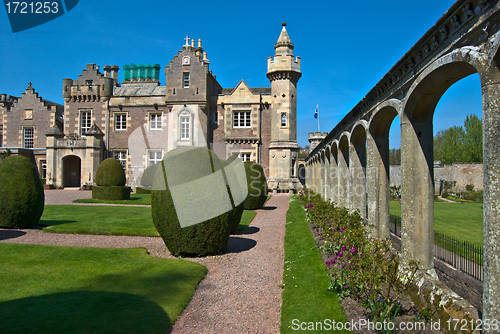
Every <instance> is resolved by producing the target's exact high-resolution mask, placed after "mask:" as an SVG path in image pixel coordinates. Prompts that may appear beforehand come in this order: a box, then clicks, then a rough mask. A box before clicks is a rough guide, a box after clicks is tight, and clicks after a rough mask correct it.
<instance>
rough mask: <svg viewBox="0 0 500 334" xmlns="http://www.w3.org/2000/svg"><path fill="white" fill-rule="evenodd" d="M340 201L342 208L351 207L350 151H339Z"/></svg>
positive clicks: (338, 194)
mask: <svg viewBox="0 0 500 334" xmlns="http://www.w3.org/2000/svg"><path fill="white" fill-rule="evenodd" d="M338 153H339V155H338V157H339V160H338V193H337V196H338V199H339V206H340V207H348V206H349V201H348V197H349V150H342V149H339V151H338Z"/></svg>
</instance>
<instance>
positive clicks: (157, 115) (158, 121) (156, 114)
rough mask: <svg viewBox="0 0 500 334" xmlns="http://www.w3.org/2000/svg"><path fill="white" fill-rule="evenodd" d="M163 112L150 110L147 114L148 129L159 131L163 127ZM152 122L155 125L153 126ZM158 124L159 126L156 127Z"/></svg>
mask: <svg viewBox="0 0 500 334" xmlns="http://www.w3.org/2000/svg"><path fill="white" fill-rule="evenodd" d="M153 116H155V118H156V119H155V120H154V121H153V120H152V118H153ZM158 117H159V118H160V120H158ZM162 122H163V113H161V112H150V113H149V115H148V124H149V130H152V131H161V129H162V127H163V124H162ZM153 124H154V125H155V126H154V127H153ZM158 125H159V127H158Z"/></svg>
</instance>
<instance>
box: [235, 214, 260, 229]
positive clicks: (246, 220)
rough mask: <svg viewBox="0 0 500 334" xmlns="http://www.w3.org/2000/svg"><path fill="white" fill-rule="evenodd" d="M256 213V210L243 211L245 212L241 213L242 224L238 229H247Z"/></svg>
mask: <svg viewBox="0 0 500 334" xmlns="http://www.w3.org/2000/svg"><path fill="white" fill-rule="evenodd" d="M256 214H257V212H255V211H254V210H245V211H243V214H242V215H241V221H240V226H238V231H244V230H246V229H247V228H248V226H249V225H250V223H251V222H252V220H253V218H254V217H255V215H256Z"/></svg>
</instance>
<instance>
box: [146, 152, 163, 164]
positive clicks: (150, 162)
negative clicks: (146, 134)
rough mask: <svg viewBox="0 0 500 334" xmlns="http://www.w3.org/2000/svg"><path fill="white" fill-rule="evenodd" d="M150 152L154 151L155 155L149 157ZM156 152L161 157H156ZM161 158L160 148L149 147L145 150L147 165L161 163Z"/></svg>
mask: <svg viewBox="0 0 500 334" xmlns="http://www.w3.org/2000/svg"><path fill="white" fill-rule="evenodd" d="M151 153H155V157H154V158H153V159H151ZM158 153H160V154H161V157H160V158H159V159H158ZM162 159H163V150H161V149H150V150H148V151H147V160H148V161H147V162H148V163H147V166H150V165H152V164H153V163H154V164H159V163H161V160H162Z"/></svg>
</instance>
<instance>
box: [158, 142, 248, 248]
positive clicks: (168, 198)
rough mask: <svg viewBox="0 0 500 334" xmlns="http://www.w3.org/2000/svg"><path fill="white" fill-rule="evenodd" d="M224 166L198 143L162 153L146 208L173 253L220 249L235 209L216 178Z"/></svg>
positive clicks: (226, 236)
mask: <svg viewBox="0 0 500 334" xmlns="http://www.w3.org/2000/svg"><path fill="white" fill-rule="evenodd" d="M225 165H226V164H225V163H223V162H221V161H220V160H219V159H218V158H217V156H216V155H215V154H214V153H213V152H212V151H210V150H209V149H207V148H202V147H180V148H177V149H175V150H172V151H170V152H168V153H167V154H166V155H165V156H164V158H163V160H162V163H161V165H160V166H159V168H158V170H157V173H156V175H155V179H154V183H153V190H152V192H151V213H152V217H153V223H154V224H155V226H156V229H157V230H158V233H159V234H160V236H161V237H162V239H163V241H164V242H165V245H166V246H167V248H168V250H169V251H170V253H172V254H173V255H176V256H177V255H188V256H193V255H194V256H204V255H208V254H217V253H220V252H222V251H223V250H225V249H226V247H227V243H228V240H229V234H230V232H231V227H232V225H231V221H234V219H235V217H236V216H237V212H236V211H237V210H239V209H238V208H235V207H234V206H233V205H232V203H231V202H230V201H229V194H230V193H231V192H230V190H229V188H228V187H227V186H226V184H225V182H224V179H222V176H223V175H224V174H223V168H224V166H225ZM221 180H222V181H221ZM174 199H175V205H174ZM205 218H206V219H205ZM238 223H239V220H238Z"/></svg>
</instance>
